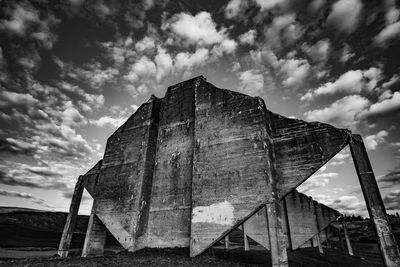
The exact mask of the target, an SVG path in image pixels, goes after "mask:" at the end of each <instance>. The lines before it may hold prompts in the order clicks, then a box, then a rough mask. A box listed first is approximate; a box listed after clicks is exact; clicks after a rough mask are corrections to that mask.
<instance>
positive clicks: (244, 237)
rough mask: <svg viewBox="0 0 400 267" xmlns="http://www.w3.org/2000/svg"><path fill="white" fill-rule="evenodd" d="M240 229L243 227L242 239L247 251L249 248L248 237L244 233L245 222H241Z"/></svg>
mask: <svg viewBox="0 0 400 267" xmlns="http://www.w3.org/2000/svg"><path fill="white" fill-rule="evenodd" d="M242 229H243V239H244V251H249V250H250V246H249V239H248V238H247V235H246V228H245V224H242Z"/></svg>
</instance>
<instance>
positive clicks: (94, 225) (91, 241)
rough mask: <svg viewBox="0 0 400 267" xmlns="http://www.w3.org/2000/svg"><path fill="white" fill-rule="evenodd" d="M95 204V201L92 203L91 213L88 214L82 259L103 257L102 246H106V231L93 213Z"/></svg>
mask: <svg viewBox="0 0 400 267" xmlns="http://www.w3.org/2000/svg"><path fill="white" fill-rule="evenodd" d="M95 202H96V201H93V207H92V212H91V213H90V219H89V224H88V228H87V230H86V236H85V243H84V244H83V250H82V257H88V256H99V255H103V253H104V245H105V244H106V239H107V231H106V227H105V226H104V224H103V223H102V222H101V221H100V219H99V218H98V217H97V215H96V214H95V213H94V210H95V209H94V205H95Z"/></svg>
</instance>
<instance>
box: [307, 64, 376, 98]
mask: <svg viewBox="0 0 400 267" xmlns="http://www.w3.org/2000/svg"><path fill="white" fill-rule="evenodd" d="M381 79H382V71H381V70H380V69H379V68H375V67H371V68H369V69H368V70H366V71H362V70H350V71H348V72H345V73H344V74H342V75H341V76H340V77H339V78H338V79H337V80H336V81H334V82H328V83H325V84H323V85H322V86H321V87H319V88H317V89H315V90H309V91H308V92H307V93H306V94H304V95H303V96H302V97H301V99H300V100H301V101H309V100H312V99H314V98H316V97H318V96H322V95H335V94H358V93H360V92H361V90H362V89H364V88H365V89H366V90H367V91H372V90H373V89H375V88H376V86H377V83H378V82H379V81H380V80H381Z"/></svg>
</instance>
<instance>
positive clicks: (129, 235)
mask: <svg viewBox="0 0 400 267" xmlns="http://www.w3.org/2000/svg"><path fill="white" fill-rule="evenodd" d="M347 139H348V138H347V132H346V131H344V130H339V129H336V128H334V127H332V126H330V125H326V124H320V123H311V124H310V123H306V122H303V121H299V120H293V119H288V118H285V117H282V116H280V115H277V114H274V113H272V112H270V111H268V110H267V109H266V107H265V104H264V102H263V101H262V100H261V99H260V98H254V97H250V96H247V95H244V94H240V93H237V92H232V91H229V90H223V89H218V88H216V87H215V86H213V85H212V84H210V83H207V82H206V81H205V79H204V78H203V77H197V78H194V79H191V80H188V81H185V82H182V83H180V84H177V85H174V86H171V87H169V88H168V90H167V93H166V95H165V97H164V98H162V99H157V98H152V99H151V100H149V101H148V102H147V103H145V104H143V105H142V106H141V107H140V108H139V109H138V110H137V111H136V112H135V114H134V115H132V116H131V117H130V118H129V119H128V121H127V122H126V123H125V124H124V125H123V126H121V127H120V128H119V129H118V130H117V131H116V132H115V133H114V134H113V135H112V136H111V137H110V138H109V140H108V143H107V147H106V151H105V154H104V158H103V160H102V162H101V163H98V164H97V165H96V166H95V167H94V168H93V169H92V170H91V171H90V173H88V174H87V175H85V187H86V188H87V189H88V191H89V193H90V194H91V195H92V196H93V197H94V198H95V201H96V210H95V214H96V215H97V216H98V218H99V219H100V220H101V221H102V222H103V224H104V225H105V226H106V227H107V228H108V229H109V230H110V232H111V233H112V234H113V235H114V236H115V237H116V239H117V240H118V241H119V242H120V243H121V244H122V245H123V246H124V247H125V248H126V249H129V250H137V249H140V248H143V247H145V246H149V247H171V246H172V247H175V246H181V247H187V246H189V245H190V247H191V255H192V256H194V255H197V254H199V253H201V252H203V251H204V250H206V249H207V248H208V247H210V246H211V245H213V244H214V243H216V242H217V241H218V240H220V239H221V238H223V237H224V236H225V235H226V234H228V233H229V232H230V231H232V230H233V229H234V228H235V227H237V226H238V225H239V224H241V223H242V222H243V221H244V220H246V219H247V218H249V217H250V216H252V215H253V214H254V213H255V212H256V211H258V210H259V208H260V207H261V206H262V205H265V204H266V203H272V202H275V203H277V201H279V200H280V199H281V200H282V199H283V197H284V196H285V195H286V194H287V193H289V192H290V191H291V190H293V189H294V188H295V187H297V186H298V185H299V184H300V183H301V182H302V181H304V180H305V179H307V178H308V177H309V176H310V175H312V173H313V172H315V171H316V170H317V169H318V168H319V167H320V166H321V165H323V164H324V163H325V162H327V161H328V160H329V159H330V158H331V157H332V156H333V155H334V154H335V153H337V152H338V151H340V149H342V148H343V146H344V145H345V144H346V143H347ZM274 166H275V167H274ZM275 180H277V181H278V184H277V186H278V189H279V190H278V191H277V189H275V188H276V182H275ZM280 206H281V208H282V205H280ZM275 207H278V206H275ZM261 212H262V211H261ZM281 213H282V214H283V215H285V213H284V212H281ZM257 216H260V218H261V216H262V215H257ZM287 218H289V219H290V216H289V213H288V216H287V217H286V216H283V217H282V224H283V226H281V225H280V223H279V224H278V227H283V229H282V230H283V232H284V233H286V236H287V235H288V233H289V232H291V230H292V229H291V227H290V229H289V227H287V226H290V223H289V224H288V223H287ZM289 221H290V220H289ZM310 227H311V226H310ZM263 238H265V237H263ZM267 238H268V237H267ZM266 240H268V239H265V240H264V241H263V242H267V241H266ZM289 241H293V240H291V239H290V240H289ZM296 242H297V241H296ZM287 243H288V244H289V243H290V242H287ZM297 245H298V244H297Z"/></svg>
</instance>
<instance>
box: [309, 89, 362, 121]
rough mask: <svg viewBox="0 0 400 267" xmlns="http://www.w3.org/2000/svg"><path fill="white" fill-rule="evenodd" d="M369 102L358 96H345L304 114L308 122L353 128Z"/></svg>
mask: <svg viewBox="0 0 400 267" xmlns="http://www.w3.org/2000/svg"><path fill="white" fill-rule="evenodd" d="M369 104H370V103H369V100H368V99H366V98H364V97H362V96H359V95H350V96H345V97H343V98H341V99H339V100H337V101H336V102H334V103H332V104H331V105H330V106H329V107H326V108H322V109H315V110H311V111H307V112H306V113H304V116H305V118H306V119H307V120H308V121H322V122H326V123H330V124H333V125H335V126H337V127H343V128H354V127H355V125H356V124H357V123H358V121H359V118H358V115H359V113H360V112H362V111H363V110H365V109H366V108H367V107H368V106H369Z"/></svg>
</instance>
